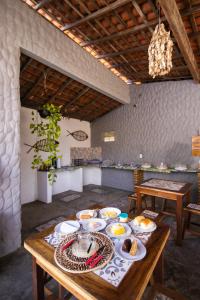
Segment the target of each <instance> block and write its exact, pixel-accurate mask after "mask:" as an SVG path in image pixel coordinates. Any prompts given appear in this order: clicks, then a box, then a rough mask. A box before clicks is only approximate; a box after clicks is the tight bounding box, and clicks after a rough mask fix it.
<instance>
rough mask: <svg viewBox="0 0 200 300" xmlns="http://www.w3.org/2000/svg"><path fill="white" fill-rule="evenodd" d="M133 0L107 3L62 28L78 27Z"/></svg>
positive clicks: (118, 0)
mask: <svg viewBox="0 0 200 300" xmlns="http://www.w3.org/2000/svg"><path fill="white" fill-rule="evenodd" d="M130 1H131V0H117V1H115V2H113V3H111V4H109V5H107V6H106V7H104V8H101V9H99V10H97V11H95V12H94V13H91V14H89V15H88V16H86V17H85V18H82V19H80V20H78V21H76V22H73V23H70V24H66V25H65V26H64V27H63V28H61V30H63V31H64V30H68V29H72V28H74V27H77V26H79V25H81V24H83V23H85V22H88V21H90V20H93V19H95V18H99V17H101V16H102V15H104V14H107V13H109V12H110V11H112V10H115V9H117V8H118V7H120V6H123V5H125V4H127V3H128V2H130Z"/></svg>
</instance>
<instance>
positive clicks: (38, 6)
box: [33, 0, 51, 11]
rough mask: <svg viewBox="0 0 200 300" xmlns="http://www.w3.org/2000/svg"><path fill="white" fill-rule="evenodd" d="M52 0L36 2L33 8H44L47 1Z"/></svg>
mask: <svg viewBox="0 0 200 300" xmlns="http://www.w3.org/2000/svg"><path fill="white" fill-rule="evenodd" d="M50 1H51V0H42V1H40V2H39V3H38V4H36V5H35V6H34V7H33V9H34V10H36V11H37V10H39V9H40V8H42V7H43V6H44V5H45V4H46V3H48V2H50Z"/></svg>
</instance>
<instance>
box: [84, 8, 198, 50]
mask: <svg viewBox="0 0 200 300" xmlns="http://www.w3.org/2000/svg"><path fill="white" fill-rule="evenodd" d="M197 12H200V5H196V6H195V7H192V8H190V9H184V10H182V11H181V16H188V15H191V14H192V13H197ZM163 21H166V17H161V22H163ZM157 23H158V20H157V19H156V20H153V21H150V22H146V23H144V24H140V25H137V26H134V27H131V28H129V29H126V30H123V31H119V32H117V33H113V34H110V35H109V36H105V37H102V38H99V39H96V40H91V41H87V42H84V43H81V46H82V47H86V46H90V45H96V44H100V43H103V42H106V41H110V40H112V39H115V38H121V37H122V36H124V35H128V34H130V33H136V32H139V31H141V30H143V29H146V28H147V27H151V26H155V25H156V24H157Z"/></svg>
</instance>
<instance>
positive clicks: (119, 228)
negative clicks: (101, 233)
mask: <svg viewBox="0 0 200 300" xmlns="http://www.w3.org/2000/svg"><path fill="white" fill-rule="evenodd" d="M125 231H126V230H125V228H124V226H123V225H121V224H115V225H113V226H112V227H111V232H112V233H113V234H114V235H121V234H124V233H125Z"/></svg>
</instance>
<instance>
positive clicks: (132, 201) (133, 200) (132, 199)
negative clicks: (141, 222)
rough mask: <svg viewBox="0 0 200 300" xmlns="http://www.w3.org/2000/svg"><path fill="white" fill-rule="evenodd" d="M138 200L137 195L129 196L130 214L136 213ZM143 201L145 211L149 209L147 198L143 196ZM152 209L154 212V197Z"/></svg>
mask: <svg viewBox="0 0 200 300" xmlns="http://www.w3.org/2000/svg"><path fill="white" fill-rule="evenodd" d="M136 200H137V194H136V193H133V194H130V195H128V201H129V209H128V212H129V213H131V212H135V209H136V206H135V203H136ZM142 200H144V206H145V209H148V205H147V196H142ZM151 209H152V210H153V211H154V210H155V198H154V197H151Z"/></svg>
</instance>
